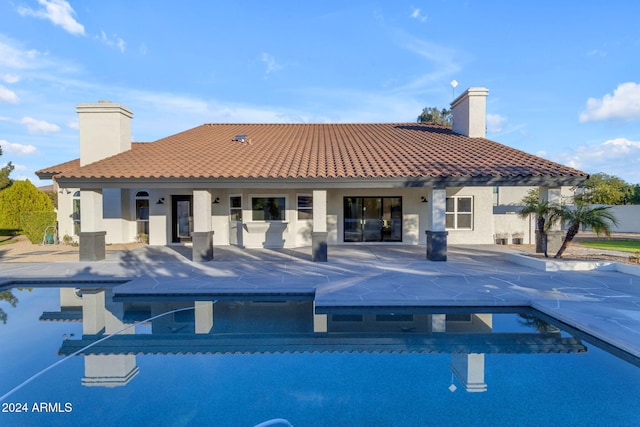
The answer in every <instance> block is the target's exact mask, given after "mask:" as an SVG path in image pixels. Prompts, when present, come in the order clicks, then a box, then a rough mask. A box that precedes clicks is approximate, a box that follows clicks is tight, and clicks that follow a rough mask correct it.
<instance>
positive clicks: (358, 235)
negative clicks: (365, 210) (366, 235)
mask: <svg viewBox="0 0 640 427" xmlns="http://www.w3.org/2000/svg"><path fill="white" fill-rule="evenodd" d="M344 241H345V242H362V197H345V198H344Z"/></svg>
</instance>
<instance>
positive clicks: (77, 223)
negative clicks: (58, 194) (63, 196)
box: [71, 191, 80, 236]
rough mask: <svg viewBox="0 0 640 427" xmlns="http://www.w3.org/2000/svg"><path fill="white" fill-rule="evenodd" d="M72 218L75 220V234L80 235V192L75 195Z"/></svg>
mask: <svg viewBox="0 0 640 427" xmlns="http://www.w3.org/2000/svg"><path fill="white" fill-rule="evenodd" d="M71 218H73V234H75V235H76V236H78V235H80V192H79V191H76V192H75V193H73V205H72V211H71Z"/></svg>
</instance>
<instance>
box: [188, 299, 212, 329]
mask: <svg viewBox="0 0 640 427" xmlns="http://www.w3.org/2000/svg"><path fill="white" fill-rule="evenodd" d="M193 308H194V316H195V322H196V334H208V333H209V332H211V329H212V328H213V301H194V303H193Z"/></svg>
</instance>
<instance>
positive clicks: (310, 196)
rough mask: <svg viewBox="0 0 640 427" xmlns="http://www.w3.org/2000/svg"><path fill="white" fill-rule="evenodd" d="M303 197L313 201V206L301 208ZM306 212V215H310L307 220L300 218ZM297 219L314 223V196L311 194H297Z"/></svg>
mask: <svg viewBox="0 0 640 427" xmlns="http://www.w3.org/2000/svg"><path fill="white" fill-rule="evenodd" d="M301 197H308V198H309V199H310V201H311V204H310V205H309V206H302V207H301V206H300V198H301ZM301 211H302V212H304V213H306V215H308V217H307V218H300V213H301ZM296 219H297V220H298V221H313V194H309V193H299V194H296Z"/></svg>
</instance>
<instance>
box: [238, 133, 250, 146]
mask: <svg viewBox="0 0 640 427" xmlns="http://www.w3.org/2000/svg"><path fill="white" fill-rule="evenodd" d="M234 141H238V142H242V143H244V142H247V143H249V144H251V140H250V139H249V138H247V135H245V134H241V135H236V136H235V139H234Z"/></svg>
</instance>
